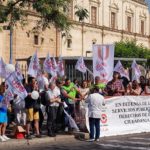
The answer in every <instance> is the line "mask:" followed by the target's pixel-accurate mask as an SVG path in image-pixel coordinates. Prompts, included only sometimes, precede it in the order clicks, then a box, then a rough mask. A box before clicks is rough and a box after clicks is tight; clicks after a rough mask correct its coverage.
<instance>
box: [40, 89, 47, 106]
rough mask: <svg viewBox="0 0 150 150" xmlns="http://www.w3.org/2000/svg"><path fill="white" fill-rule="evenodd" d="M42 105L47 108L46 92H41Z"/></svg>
mask: <svg viewBox="0 0 150 150" xmlns="http://www.w3.org/2000/svg"><path fill="white" fill-rule="evenodd" d="M40 95H41V104H42V105H44V106H46V105H47V104H48V99H47V98H46V91H42V92H41V94H40Z"/></svg>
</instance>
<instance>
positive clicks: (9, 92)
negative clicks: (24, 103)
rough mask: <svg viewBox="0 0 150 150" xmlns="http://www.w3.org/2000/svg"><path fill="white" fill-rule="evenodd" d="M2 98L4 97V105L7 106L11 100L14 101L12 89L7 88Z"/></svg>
mask: <svg viewBox="0 0 150 150" xmlns="http://www.w3.org/2000/svg"><path fill="white" fill-rule="evenodd" d="M4 97H5V101H6V103H7V104H8V103H9V102H10V101H11V100H13V99H14V94H13V91H12V89H11V88H10V87H9V86H8V88H7V90H6V92H5V94H4Z"/></svg>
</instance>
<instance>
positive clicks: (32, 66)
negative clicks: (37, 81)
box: [28, 52, 40, 77]
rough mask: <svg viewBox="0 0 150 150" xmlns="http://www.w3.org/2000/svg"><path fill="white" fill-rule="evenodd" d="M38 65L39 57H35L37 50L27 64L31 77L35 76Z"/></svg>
mask: <svg viewBox="0 0 150 150" xmlns="http://www.w3.org/2000/svg"><path fill="white" fill-rule="evenodd" d="M39 67H40V64H39V59H38V57H37V52H35V54H34V55H33V56H32V58H31V61H30V64H29V68H28V74H29V75H30V76H32V77H37V74H38V70H39Z"/></svg>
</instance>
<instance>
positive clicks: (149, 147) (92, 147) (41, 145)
mask: <svg viewBox="0 0 150 150" xmlns="http://www.w3.org/2000/svg"><path fill="white" fill-rule="evenodd" d="M0 150H150V133H142V134H134V135H125V136H116V137H105V138H101V139H100V141H99V142H87V141H85V140H79V139H75V138H74V136H73V135H58V136H57V137H56V138H49V137H43V138H41V139H37V138H35V139H33V140H30V141H27V140H16V139H11V140H10V141H8V142H5V143H0Z"/></svg>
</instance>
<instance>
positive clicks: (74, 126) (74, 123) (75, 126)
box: [64, 110, 79, 131]
mask: <svg viewBox="0 0 150 150" xmlns="http://www.w3.org/2000/svg"><path fill="white" fill-rule="evenodd" d="M64 113H65V115H66V116H67V118H68V120H69V125H70V127H71V128H73V129H76V130H77V131H79V128H78V126H77V124H76V122H75V121H74V119H73V118H72V117H71V115H69V114H68V113H67V112H66V111H65V110H64Z"/></svg>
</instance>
